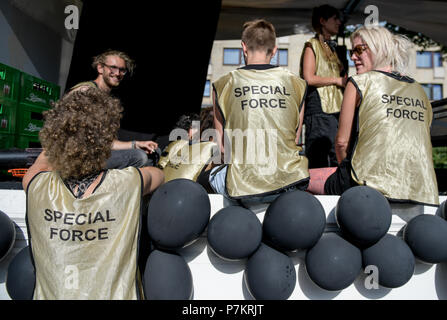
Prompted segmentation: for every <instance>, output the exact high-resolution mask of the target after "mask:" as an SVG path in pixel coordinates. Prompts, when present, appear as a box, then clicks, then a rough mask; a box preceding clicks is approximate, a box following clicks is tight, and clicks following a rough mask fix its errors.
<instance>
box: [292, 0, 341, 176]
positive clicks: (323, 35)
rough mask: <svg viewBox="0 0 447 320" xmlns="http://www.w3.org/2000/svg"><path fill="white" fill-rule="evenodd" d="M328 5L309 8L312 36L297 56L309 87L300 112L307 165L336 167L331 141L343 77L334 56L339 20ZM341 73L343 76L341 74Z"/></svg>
mask: <svg viewBox="0 0 447 320" xmlns="http://www.w3.org/2000/svg"><path fill="white" fill-rule="evenodd" d="M339 15H340V14H339V12H338V10H337V9H336V8H334V7H332V6H330V5H322V6H319V7H316V8H314V9H313V12H312V27H313V29H314V30H315V31H316V34H315V37H313V38H312V39H309V40H308V41H307V42H306V43H305V45H304V50H303V54H302V57H301V69H300V74H301V77H302V78H303V79H304V80H306V81H307V83H308V85H309V88H308V93H307V97H306V110H305V111H304V126H305V140H304V143H305V152H306V157H307V158H308V159H309V168H322V167H336V166H337V160H336V157H335V149H334V140H335V135H336V133H337V126H338V115H339V112H340V107H341V102H342V99H343V91H342V90H343V87H344V86H345V84H346V80H347V76H346V72H345V71H344V70H343V65H342V63H341V62H340V59H339V58H338V56H337V53H336V50H335V47H336V43H335V41H333V40H331V38H332V37H333V36H335V35H336V34H338V31H339V28H340V25H341V21H340V17H339ZM342 75H343V76H342Z"/></svg>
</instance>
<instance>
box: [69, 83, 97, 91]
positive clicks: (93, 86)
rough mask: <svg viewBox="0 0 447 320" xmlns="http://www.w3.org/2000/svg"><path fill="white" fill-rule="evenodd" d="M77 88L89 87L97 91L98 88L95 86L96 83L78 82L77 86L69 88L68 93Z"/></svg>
mask: <svg viewBox="0 0 447 320" xmlns="http://www.w3.org/2000/svg"><path fill="white" fill-rule="evenodd" d="M79 87H91V88H96V89H98V86H97V85H96V83H95V82H94V81H84V82H80V83H78V84H77V85H75V86H73V87H71V88H70V90H69V91H73V90H74V89H77V88H79Z"/></svg>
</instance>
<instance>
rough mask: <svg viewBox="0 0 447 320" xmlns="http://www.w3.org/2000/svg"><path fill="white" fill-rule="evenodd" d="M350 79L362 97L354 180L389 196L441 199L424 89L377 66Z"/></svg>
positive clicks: (424, 200) (428, 201)
mask: <svg viewBox="0 0 447 320" xmlns="http://www.w3.org/2000/svg"><path fill="white" fill-rule="evenodd" d="M351 79H352V82H353V83H354V85H355V86H356V87H357V89H358V91H359V94H360V97H361V99H362V100H361V103H360V106H359V111H358V112H359V120H358V121H359V123H358V124H359V133H358V140H357V143H356V145H355V148H354V153H353V155H352V160H351V162H352V177H353V179H354V180H355V181H356V182H357V183H359V184H366V185H368V186H370V187H372V188H374V189H376V190H378V191H380V192H381V193H382V194H383V195H384V196H385V197H387V198H389V199H394V200H404V201H413V202H418V203H424V204H431V205H437V204H439V195H438V186H437V181H436V176H435V171H434V168H433V158H432V145H431V140H430V126H431V122H432V118H433V113H432V108H431V105H430V101H429V100H428V98H427V95H426V94H425V92H424V89H423V88H422V87H421V86H420V85H419V84H418V83H417V82H415V81H413V82H411V83H409V82H406V81H402V80H397V79H395V78H394V77H393V76H392V75H390V74H384V73H382V72H378V71H371V72H367V73H364V74H360V75H356V76H353V77H352V78H351ZM408 79H409V78H408Z"/></svg>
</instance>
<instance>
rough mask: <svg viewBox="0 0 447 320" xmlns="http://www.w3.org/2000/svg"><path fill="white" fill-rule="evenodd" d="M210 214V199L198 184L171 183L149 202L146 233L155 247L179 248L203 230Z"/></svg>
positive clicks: (185, 181) (165, 185) (191, 240)
mask: <svg viewBox="0 0 447 320" xmlns="http://www.w3.org/2000/svg"><path fill="white" fill-rule="evenodd" d="M210 214H211V204H210V200H209V197H208V194H207V192H206V191H205V189H204V188H203V187H202V186H201V185H200V184H198V183H196V182H194V181H192V180H188V179H175V180H171V181H169V182H167V183H165V184H163V185H162V186H160V187H159V188H158V189H157V190H156V191H155V192H154V194H153V195H152V198H151V200H150V201H149V206H148V215H147V228H148V233H149V236H150V237H151V239H152V240H153V241H154V243H155V245H156V246H157V247H159V248H162V249H168V250H174V249H179V248H182V247H184V246H186V245H189V244H191V243H192V242H194V240H196V239H197V238H198V237H199V236H200V235H201V234H202V233H203V232H204V231H205V228H206V226H207V225H208V222H209V219H210Z"/></svg>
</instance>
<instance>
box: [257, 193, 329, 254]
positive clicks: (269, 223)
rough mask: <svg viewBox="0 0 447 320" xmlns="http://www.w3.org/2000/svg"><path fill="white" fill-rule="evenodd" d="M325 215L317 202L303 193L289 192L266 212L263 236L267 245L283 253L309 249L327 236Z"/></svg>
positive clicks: (280, 197)
mask: <svg viewBox="0 0 447 320" xmlns="http://www.w3.org/2000/svg"><path fill="white" fill-rule="evenodd" d="M325 226H326V214H325V212H324V209H323V206H322V205H321V203H320V201H318V199H317V198H316V197H315V196H313V195H311V194H310V193H307V192H304V191H293V192H287V193H284V194H282V195H281V196H279V197H278V198H276V200H275V201H273V202H272V203H271V204H270V205H269V207H268V208H267V210H266V213H265V216H264V221H263V233H264V236H265V239H266V242H268V243H271V244H272V245H274V246H275V247H278V248H280V249H283V250H289V251H293V250H297V249H308V248H311V247H312V246H314V245H315V244H316V243H317V241H318V239H320V237H321V235H322V234H323V232H324V228H325Z"/></svg>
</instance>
